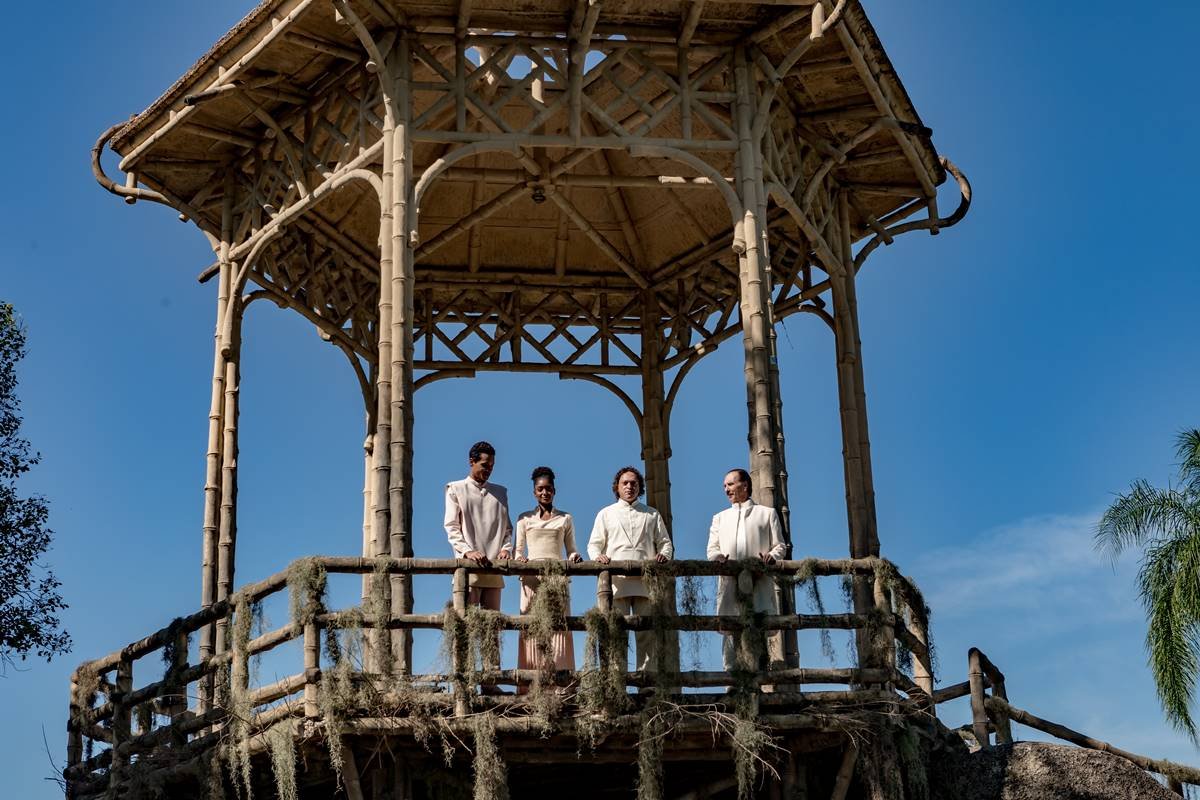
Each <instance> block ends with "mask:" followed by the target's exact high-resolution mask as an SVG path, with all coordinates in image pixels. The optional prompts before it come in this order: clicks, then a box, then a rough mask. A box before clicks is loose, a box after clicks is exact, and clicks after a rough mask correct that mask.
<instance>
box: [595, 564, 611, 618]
mask: <svg viewBox="0 0 1200 800" xmlns="http://www.w3.org/2000/svg"><path fill="white" fill-rule="evenodd" d="M612 601H613V586H612V573H611V572H609V571H608V570H604V571H603V572H601V573H600V575H599V577H597V578H596V607H597V608H598V609H600V610H601V611H603V612H604V613H605V614H607V613H608V612H610V611H612Z"/></svg>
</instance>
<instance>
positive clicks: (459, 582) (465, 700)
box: [450, 567, 471, 717]
mask: <svg viewBox="0 0 1200 800" xmlns="http://www.w3.org/2000/svg"><path fill="white" fill-rule="evenodd" d="M451 589H452V592H453V598H452V602H453V606H454V609H453V610H454V613H455V614H457V615H458V618H459V620H462V619H463V618H464V617H465V616H466V614H467V571H466V570H465V569H464V568H462V567H459V568H458V569H456V570H454V579H453V582H452V584H451ZM450 647H451V654H452V658H451V669H452V670H453V672H454V675H455V678H456V680H455V681H454V716H456V717H465V716H467V714H468V712H470V710H471V702H470V698H469V697H467V687H466V684H465V683H464V682H463V676H464V675H465V674H466V672H467V668H468V665H467V664H464V663H462V660H461V659H460V658H459V647H458V643H457V642H451V643H450Z"/></svg>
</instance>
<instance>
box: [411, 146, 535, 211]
mask: <svg viewBox="0 0 1200 800" xmlns="http://www.w3.org/2000/svg"><path fill="white" fill-rule="evenodd" d="M479 153H511V154H512V156H513V158H517V159H519V158H520V157H521V154H522V151H521V148H520V147H519V146H516V145H508V146H505V145H498V144H494V143H492V142H475V143H474V144H468V145H465V146H463V147H459V148H457V149H455V150H452V151H450V152H449V153H447V154H446V155H444V156H442V157H441V158H439V159H438V160H437V161H435V162H433V163H432V164H430V165H429V166H428V167H426V168H425V171H424V172H422V173H421V177H420V179H418V180H417V185H416V186H415V187H414V188H413V207H414V208H415V209H416V216H418V217H419V216H420V215H421V199H422V198H423V197H424V196H425V192H426V191H427V190H428V189H429V187H430V185H432V184H433V182H434V181H435V180H437V179H438V177H440V176H441V174H442V173H443V172H445V171H446V170H447V169H449V168H450V167H451V166H452V165H453V164H455V163H457V162H459V161H462V160H463V159H464V158H469V157H470V156H473V155H477V154H479Z"/></svg>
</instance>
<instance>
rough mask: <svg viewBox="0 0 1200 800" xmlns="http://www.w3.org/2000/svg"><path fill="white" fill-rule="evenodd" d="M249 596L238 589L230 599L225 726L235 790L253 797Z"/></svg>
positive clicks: (227, 749)
mask: <svg viewBox="0 0 1200 800" xmlns="http://www.w3.org/2000/svg"><path fill="white" fill-rule="evenodd" d="M250 606H251V604H250V602H249V598H247V596H246V595H245V594H244V593H243V592H238V593H237V594H235V595H233V596H232V597H231V598H230V607H231V608H232V609H233V624H232V625H231V626H229V628H228V631H229V638H230V646H231V649H232V651H233V660H232V664H231V667H230V675H229V683H228V686H229V691H228V697H229V701H228V705H227V707H226V710H227V711H228V712H229V722H228V724H227V725H226V727H225V735H224V742H223V746H224V747H223V749H224V754H225V756H224V757H225V761H226V763H227V764H228V765H229V771H230V774H231V775H232V776H233V786H234V790H235V791H236V792H237V793H238V796H239V797H244V798H245V800H251V798H252V795H253V788H252V783H251V767H250V723H251V719H252V717H253V714H254V707H253V705H252V704H251V702H250V691H249V681H250V673H249V644H250V629H251V626H252V625H253V619H254V612H253V611H252V610H251V607H250Z"/></svg>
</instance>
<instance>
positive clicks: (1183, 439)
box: [1175, 428, 1200, 496]
mask: <svg viewBox="0 0 1200 800" xmlns="http://www.w3.org/2000/svg"><path fill="white" fill-rule="evenodd" d="M1175 456H1176V457H1177V458H1178V459H1179V480H1180V482H1181V483H1182V484H1183V485H1182V486H1181V487H1180V488H1181V489H1182V490H1183V491H1185V492H1187V493H1189V494H1192V495H1193V496H1195V495H1200V429H1197V428H1190V429H1187V430H1182V431H1180V432H1179V435H1178V436H1176V437H1175Z"/></svg>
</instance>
